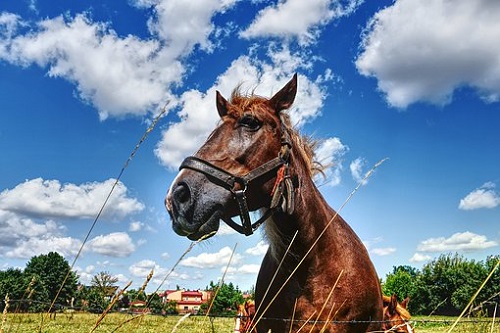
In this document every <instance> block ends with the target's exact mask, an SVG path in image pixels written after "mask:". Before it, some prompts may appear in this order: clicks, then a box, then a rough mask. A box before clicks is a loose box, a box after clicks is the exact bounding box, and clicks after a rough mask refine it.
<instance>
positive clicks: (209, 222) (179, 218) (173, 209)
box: [165, 177, 224, 241]
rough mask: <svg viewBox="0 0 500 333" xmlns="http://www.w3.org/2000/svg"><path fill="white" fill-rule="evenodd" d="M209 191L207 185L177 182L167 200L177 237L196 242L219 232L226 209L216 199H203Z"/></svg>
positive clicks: (166, 204)
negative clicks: (204, 193) (201, 194)
mask: <svg viewBox="0 0 500 333" xmlns="http://www.w3.org/2000/svg"><path fill="white" fill-rule="evenodd" d="M194 185H196V186H194ZM207 190H208V189H206V188H205V186H204V185H203V184H198V183H197V182H193V185H190V183H189V182H188V180H186V179H185V178H183V179H179V177H177V178H176V180H175V181H174V183H173V184H172V186H171V188H170V190H169V192H168V194H167V197H166V198H165V207H166V208H167V211H168V213H169V215H170V218H171V220H172V229H173V230H174V231H175V233H177V234H178V235H180V236H185V237H187V238H189V239H190V240H193V241H196V240H199V239H201V238H208V237H210V236H213V235H214V234H215V232H217V230H218V229H219V224H220V219H221V217H222V213H223V211H224V209H223V205H222V204H221V203H218V202H217V200H216V198H217V196H216V195H214V196H210V197H207V196H206V195H203V196H200V195H199V193H200V192H202V193H203V192H205V191H207Z"/></svg>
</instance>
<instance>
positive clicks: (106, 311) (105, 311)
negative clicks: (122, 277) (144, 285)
mask: <svg viewBox="0 0 500 333" xmlns="http://www.w3.org/2000/svg"><path fill="white" fill-rule="evenodd" d="M131 284H132V281H130V282H129V283H127V285H126V286H125V288H123V289H122V290H120V292H118V293H117V294H115V295H114V296H113V299H112V300H111V302H110V303H109V305H108V307H107V308H106V310H104V311H103V313H101V315H100V316H99V318H98V319H97V321H96V322H95V325H94V327H93V328H92V329H91V330H90V333H92V332H94V331H95V330H96V329H97V327H99V324H100V323H101V321H102V320H103V319H104V317H106V315H107V314H108V312H109V311H110V310H111V308H112V307H113V306H114V305H115V303H116V302H117V301H118V299H119V298H120V296H121V295H123V293H124V292H125V290H127V288H128V287H130V285H131Z"/></svg>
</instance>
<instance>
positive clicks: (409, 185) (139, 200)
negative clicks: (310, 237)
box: [0, 0, 500, 290]
mask: <svg viewBox="0 0 500 333" xmlns="http://www.w3.org/2000/svg"><path fill="white" fill-rule="evenodd" d="M499 16H500V5H499V4H497V3H495V2H492V1H486V0H475V1H470V0H457V1H454V2H448V1H444V0H436V1H432V2H430V1H423V0H397V1H366V2H363V1H361V0H358V1H356V0H347V1H332V0H311V1H301V0H286V1H264V0H260V1H258V0H255V1H237V0H199V1H173V0H129V1H123V2H116V1H79V2H76V3H73V2H72V3H68V2H67V1H61V0H50V1H49V0H44V1H40V0H38V1H37V0H31V1H27V0H26V1H7V2H3V3H2V5H0V34H1V38H0V110H1V112H0V151H1V155H2V157H1V163H0V175H1V176H0V230H1V233H0V269H6V268H8V267H20V268H23V267H24V266H25V264H26V262H27V261H28V260H29V259H30V258H31V257H32V256H35V255H39V254H42V253H48V252H49V251H57V252H59V253H61V254H63V255H64V256H65V257H66V259H67V260H68V261H69V262H72V261H73V259H74V258H75V255H76V253H77V251H78V249H79V248H80V246H81V244H82V241H83V239H84V238H85V235H86V234H87V232H88V231H89V229H90V226H91V225H92V222H93V220H94V217H95V216H96V214H97V212H98V211H99V209H100V207H101V205H102V204H103V202H104V199H105V197H106V195H107V194H108V193H109V191H110V189H111V186H112V184H113V183H114V180H115V179H116V177H117V176H118V174H119V172H120V170H121V168H122V166H123V164H124V162H125V161H126V160H127V158H128V157H129V155H130V153H131V152H132V150H133V149H134V147H135V145H136V143H137V142H138V140H139V139H140V138H141V137H142V135H143V134H144V132H145V130H146V129H147V128H148V126H149V125H150V124H151V121H152V119H154V117H155V116H156V115H158V114H159V112H160V110H161V109H162V107H163V106H164V105H165V104H167V103H168V106H167V109H166V115H165V116H164V117H162V119H161V120H160V121H159V123H158V125H157V126H156V128H155V129H154V131H152V132H151V133H150V135H149V137H148V138H147V140H146V141H145V142H144V143H143V144H142V146H141V147H140V149H139V151H138V153H137V155H136V156H135V157H134V159H133V160H132V162H131V163H130V164H129V166H128V168H127V169H126V171H125V173H124V174H123V176H122V178H121V179H120V183H119V186H118V187H117V188H116V189H115V191H114V193H113V196H112V197H111V200H110V202H109V204H108V205H107V207H106V209H105V211H104V213H103V215H102V216H101V218H100V219H99V221H98V223H97V225H96V227H95V228H94V229H93V231H92V233H91V235H90V237H89V240H88V242H87V243H86V245H85V246H84V250H83V253H82V255H81V256H80V257H79V258H78V260H77V262H76V265H75V269H76V270H77V271H78V274H79V275H80V279H81V281H82V282H84V283H88V282H89V281H90V279H91V277H92V276H93V275H94V274H96V273H98V272H100V271H108V272H110V273H111V274H113V275H116V276H117V277H118V278H119V279H120V283H121V284H123V285H125V284H126V283H127V282H128V281H130V280H132V281H133V286H134V287H136V288H137V287H139V286H140V285H142V283H143V281H144V279H145V277H146V276H147V274H148V273H149V272H150V270H151V269H152V268H154V272H155V273H154V278H153V281H152V282H151V284H150V286H149V289H150V290H154V289H156V288H157V287H158V286H159V284H160V283H161V281H162V280H164V278H165V276H166V274H167V272H169V271H170V269H171V268H172V267H173V266H174V264H175V262H176V261H177V260H178V259H179V258H180V257H181V255H182V254H183V253H184V251H185V250H186V249H187V248H188V247H189V245H190V241H188V240H187V239H184V238H181V237H179V236H177V235H176V234H174V232H173V231H172V230H171V225H170V220H169V218H168V215H167V213H166V211H165V208H164V205H163V200H164V197H165V194H166V192H167V189H168V186H169V185H170V182H171V181H172V180H173V178H174V177H175V174H176V170H177V167H178V165H179V163H180V161H182V159H183V158H184V157H186V156H188V155H190V154H191V153H193V151H195V149H196V148H197V147H199V146H200V145H201V144H202V143H203V141H204V139H205V138H206V136H207V134H208V133H209V132H210V131H211V129H213V128H214V126H215V124H216V123H217V120H218V119H217V112H216V110H215V91H216V90H219V91H221V92H222V94H223V95H224V96H226V97H228V96H229V95H230V93H231V91H232V89H233V88H234V87H235V86H236V85H237V84H239V83H242V84H243V86H244V87H245V88H247V89H253V88H255V89H256V92H257V93H258V94H261V95H264V96H270V95H271V94H272V93H273V92H276V91H277V90H278V89H279V88H280V87H281V86H282V85H283V84H284V83H286V82H287V81H288V80H289V79H290V78H291V77H292V75H293V74H294V73H295V72H297V73H298V74H299V91H298V94H297V98H296V100H295V104H294V106H293V108H292V109H291V110H290V111H289V112H290V114H291V116H292V119H293V121H294V123H295V124H296V125H297V126H298V127H299V128H300V130H301V131H302V132H303V133H306V134H309V135H312V136H314V137H315V138H317V139H319V140H321V145H320V146H319V148H318V151H317V158H318V160H320V161H322V162H323V163H325V164H331V165H332V167H331V168H330V169H328V170H327V177H326V179H322V178H319V179H317V183H318V185H319V186H320V188H321V191H322V193H323V194H324V196H325V197H326V198H327V200H328V201H329V203H330V204H331V206H332V207H333V208H335V209H337V208H339V207H340V206H341V205H342V203H343V202H344V201H345V200H346V198H347V197H348V195H349V194H350V193H351V191H352V190H353V189H354V188H355V187H356V184H357V183H358V182H359V181H360V180H361V179H362V178H363V176H364V174H365V173H366V172H367V171H369V170H370V168H371V167H372V166H373V165H374V164H375V163H377V162H378V161H379V160H381V159H383V158H386V157H388V158H389V159H388V160H387V161H386V162H385V163H384V164H382V166H381V167H380V168H378V169H377V170H376V172H375V173H374V174H373V176H372V177H371V178H370V179H369V180H368V182H367V183H366V184H364V185H363V186H362V187H361V188H360V190H359V191H358V192H357V193H356V194H355V196H354V197H353V198H352V200H351V201H350V202H349V203H348V204H347V205H346V206H345V208H344V209H343V210H342V211H341V215H343V217H344V218H345V219H346V220H347V221H348V223H350V224H351V226H352V227H353V228H354V229H355V231H356V232H357V233H358V235H359V236H360V238H361V239H362V240H363V242H364V243H365V245H366V246H367V248H368V250H369V252H370V256H371V258H372V260H373V262H374V264H375V266H376V268H377V271H378V273H379V276H380V277H381V278H384V277H385V276H386V274H387V273H388V272H389V271H391V269H392V267H393V266H396V265H412V266H414V267H417V268H420V267H421V266H422V265H423V264H425V263H426V262H428V261H430V260H432V259H433V258H435V257H437V256H439V255H440V254H443V253H454V252H458V253H460V254H463V255H464V256H466V257H467V258H470V259H476V260H483V259H485V258H486V256H487V255H490V254H498V253H499V246H500V212H499V209H500V208H499V206H500V190H499V189H498V187H499V186H500V154H499V153H498V149H499V145H500V131H499V126H500V103H499V101H500V58H499V57H498V54H500V46H499V45H498V40H499V39H500V23H499V22H498V17H499ZM235 245H236V250H235V255H234V257H233V261H232V262H231V265H230V268H229V271H228V274H227V276H226V280H227V281H231V282H233V283H235V284H237V285H239V286H240V287H241V288H242V289H248V288H250V287H251V286H252V285H253V284H254V282H255V279H256V273H257V270H258V267H259V265H260V261H261V260H262V256H263V253H264V251H265V249H266V244H265V240H264V239H263V237H262V234H261V233H260V232H257V233H256V234H255V235H253V236H251V237H244V236H242V235H238V234H235V233H234V232H231V230H230V229H229V228H227V227H223V228H221V230H220V232H219V234H218V235H216V236H215V237H214V238H212V239H210V240H208V241H206V242H203V243H201V244H198V245H196V246H195V247H194V248H193V249H192V250H191V252H189V253H188V254H187V255H186V256H185V257H184V259H183V260H182V261H181V262H180V263H179V265H178V266H177V268H176V270H175V271H174V272H173V273H172V274H171V275H170V276H169V278H168V279H167V280H166V281H165V282H164V283H163V285H162V286H161V287H160V289H162V290H163V289H167V288H174V287H175V286H176V285H180V286H182V287H185V288H190V289H198V288H204V287H205V286H207V285H208V284H209V282H210V281H211V280H213V281H217V280H218V279H220V278H221V276H222V274H223V271H224V269H225V267H226V265H227V263H228V260H229V257H230V255H231V252H232V249H233V248H234V247H235ZM331 260H335V259H334V258H332V259H331Z"/></svg>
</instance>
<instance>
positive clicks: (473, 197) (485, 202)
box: [458, 182, 500, 210]
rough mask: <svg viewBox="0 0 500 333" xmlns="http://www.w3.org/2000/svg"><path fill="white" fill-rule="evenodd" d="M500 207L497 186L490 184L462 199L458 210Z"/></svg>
mask: <svg viewBox="0 0 500 333" xmlns="http://www.w3.org/2000/svg"><path fill="white" fill-rule="evenodd" d="M499 205H500V195H499V194H498V193H497V192H496V191H495V184H493V183H491V182H488V183H485V184H484V185H483V186H481V187H480V188H477V189H475V190H474V191H472V192H471V193H469V194H467V195H466V196H465V198H463V199H461V200H460V204H459V205H458V208H459V209H463V210H473V209H480V208H495V207H497V206H499Z"/></svg>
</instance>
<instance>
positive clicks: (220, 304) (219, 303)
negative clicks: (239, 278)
mask: <svg viewBox="0 0 500 333" xmlns="http://www.w3.org/2000/svg"><path fill="white" fill-rule="evenodd" d="M217 289H219V286H218V285H215V284H214V283H213V281H210V285H209V286H208V287H207V288H206V290H210V291H211V292H212V295H215V293H216V291H217ZM210 301H213V305H212V309H211V313H213V314H224V313H231V312H234V311H235V310H236V308H235V304H241V303H243V294H242V293H241V291H240V290H239V289H238V287H235V286H234V285H233V284H232V283H231V282H230V283H229V284H226V283H223V284H222V286H220V289H219V290H218V292H217V295H216V296H215V299H213V300H209V302H210Z"/></svg>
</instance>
